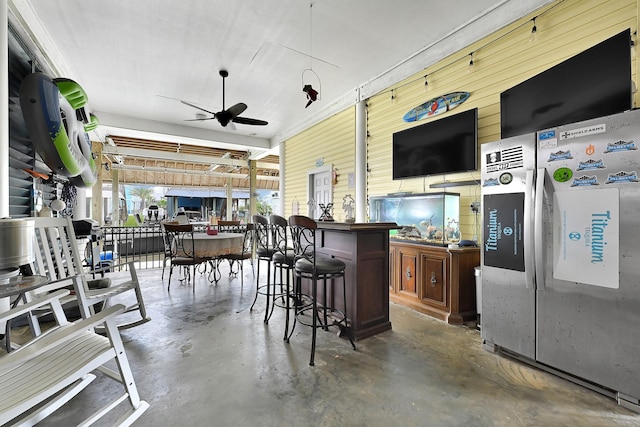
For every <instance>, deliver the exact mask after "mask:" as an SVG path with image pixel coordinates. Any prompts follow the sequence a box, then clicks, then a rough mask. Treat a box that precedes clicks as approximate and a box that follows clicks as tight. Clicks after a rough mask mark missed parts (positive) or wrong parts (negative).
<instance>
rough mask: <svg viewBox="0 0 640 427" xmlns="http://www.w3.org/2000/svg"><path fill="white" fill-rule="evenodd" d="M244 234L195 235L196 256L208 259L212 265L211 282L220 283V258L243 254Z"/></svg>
mask: <svg viewBox="0 0 640 427" xmlns="http://www.w3.org/2000/svg"><path fill="white" fill-rule="evenodd" d="M243 240H244V234H242V233H218V234H207V233H193V246H194V251H195V256H196V257H198V258H203V259H208V260H209V262H208V263H207V264H208V265H210V266H211V267H212V268H211V271H209V278H210V281H211V282H216V283H217V282H218V280H219V279H220V270H219V268H218V267H219V261H220V257H222V256H224V255H229V254H232V253H240V252H242V243H243Z"/></svg>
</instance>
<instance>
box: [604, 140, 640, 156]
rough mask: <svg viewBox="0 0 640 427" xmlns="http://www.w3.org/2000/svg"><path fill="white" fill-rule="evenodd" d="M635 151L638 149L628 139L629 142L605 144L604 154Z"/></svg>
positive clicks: (632, 141)
mask: <svg viewBox="0 0 640 427" xmlns="http://www.w3.org/2000/svg"><path fill="white" fill-rule="evenodd" d="M637 149H638V147H637V146H636V142H635V141H634V140H633V139H630V140H629V141H624V140H620V141H616V142H612V143H609V144H607V148H606V149H605V150H604V153H605V154H608V153H620V152H624V151H635V150H637Z"/></svg>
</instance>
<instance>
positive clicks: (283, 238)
mask: <svg viewBox="0 0 640 427" xmlns="http://www.w3.org/2000/svg"><path fill="white" fill-rule="evenodd" d="M269 221H270V222H271V231H272V235H273V239H272V242H273V251H274V252H273V257H272V259H273V269H274V271H273V278H274V289H276V288H277V286H278V284H277V283H275V281H276V277H277V273H280V294H279V296H277V297H275V298H274V301H273V302H274V304H275V305H277V306H279V307H283V308H284V309H285V310H286V314H285V316H286V317H285V324H284V339H285V340H286V339H287V338H288V337H289V311H290V308H291V305H290V298H291V296H292V295H291V291H292V289H291V283H292V281H291V280H290V278H291V275H292V274H293V262H294V258H295V254H294V252H293V247H291V244H290V243H289V239H288V237H289V236H290V233H289V232H288V228H289V224H288V223H287V219H286V218H284V217H282V216H280V215H271V216H270V217H269ZM285 274H286V278H285V277H284V275H285Z"/></svg>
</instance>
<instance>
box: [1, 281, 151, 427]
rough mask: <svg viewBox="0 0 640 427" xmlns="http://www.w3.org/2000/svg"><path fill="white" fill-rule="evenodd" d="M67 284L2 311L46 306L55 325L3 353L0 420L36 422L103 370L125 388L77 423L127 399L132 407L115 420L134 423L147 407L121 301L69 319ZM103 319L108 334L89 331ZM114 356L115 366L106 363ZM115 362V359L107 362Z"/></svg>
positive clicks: (19, 312) (10, 314)
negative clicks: (118, 321)
mask: <svg viewBox="0 0 640 427" xmlns="http://www.w3.org/2000/svg"><path fill="white" fill-rule="evenodd" d="M68 294H69V291H68V290H62V289H61V290H58V291H55V292H53V293H51V294H47V295H44V296H42V297H38V298H34V299H33V300H32V301H30V302H28V303H25V304H22V305H18V306H17V307H15V308H14V309H12V310H9V311H7V312H4V313H0V321H7V320H10V319H12V318H15V317H17V316H20V315H24V314H29V313H30V312H31V311H32V310H37V309H39V308H41V307H43V306H45V305H46V306H47V307H49V309H50V310H51V311H52V312H53V314H54V317H55V320H56V326H53V327H52V328H50V329H49V330H47V331H46V332H45V333H44V334H41V335H39V336H37V337H35V338H33V339H31V340H30V341H28V342H27V343H24V345H22V346H21V347H20V348H18V349H17V350H15V351H12V352H11V353H8V354H6V355H4V356H2V357H0V425H3V426H8V425H11V426H32V425H35V424H36V423H38V422H40V421H42V420H43V419H44V418H46V417H47V416H48V415H50V414H51V413H53V412H54V411H55V410H57V409H58V408H60V407H61V406H62V405H64V404H65V403H66V402H68V401H69V400H71V399H72V398H73V397H74V396H76V395H77V394H78V393H80V391H82V390H83V389H84V388H86V387H87V386H88V385H89V384H90V383H91V382H92V381H93V380H94V379H95V378H96V376H95V375H94V374H93V373H92V372H93V371H96V370H98V371H100V372H102V373H104V374H105V375H106V376H107V377H109V378H111V379H113V380H115V381H117V382H119V383H121V384H122V386H123V388H124V391H123V393H122V394H120V395H119V396H118V397H117V398H116V399H115V400H113V401H111V402H109V403H107V404H106V405H105V406H103V407H102V408H100V409H98V410H97V411H96V412H95V413H93V414H92V415H91V416H89V418H87V419H86V420H84V421H83V422H82V423H81V424H79V425H83V426H86V425H91V424H93V423H94V422H96V421H98V420H99V419H101V417H102V416H103V415H105V414H107V413H109V412H111V410H114V409H115V408H116V407H118V408H120V403H122V402H124V401H128V403H129V405H130V408H129V409H128V410H127V411H126V413H124V414H123V415H121V418H120V419H119V420H118V421H116V423H115V424H114V425H116V426H128V425H131V424H132V423H133V422H134V421H135V420H136V419H138V418H139V417H140V415H142V414H143V413H144V412H145V411H146V410H147V409H148V408H149V404H148V403H147V402H145V401H144V400H140V396H139V395H138V390H137V388H136V384H135V381H134V378H133V374H132V372H131V368H130V366H129V361H128V359H127V356H126V354H125V350H124V347H123V345H122V340H121V338H120V333H119V331H118V329H117V328H116V326H115V324H114V320H115V318H114V316H116V315H118V314H119V313H122V311H123V310H124V306H123V305H122V304H118V305H114V306H113V307H110V308H108V309H105V310H103V311H101V312H100V313H98V314H96V315H95V316H92V317H90V318H88V319H80V320H78V321H76V322H73V323H69V322H68V321H67V319H66V317H65V315H64V312H63V310H62V306H61V305H60V299H61V298H66V297H67V296H68ZM98 325H103V326H104V328H105V331H106V335H107V336H106V337H105V336H101V335H98V334H96V333H95V332H91V331H90V329H93V328H94V327H95V326H98ZM112 360H115V361H116V363H115V366H116V370H113V369H110V368H107V367H105V366H104V365H105V363H107V362H109V361H112ZM109 365H111V363H110V364H109Z"/></svg>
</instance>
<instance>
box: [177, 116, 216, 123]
mask: <svg viewBox="0 0 640 427" xmlns="http://www.w3.org/2000/svg"><path fill="white" fill-rule="evenodd" d="M213 119H215V116H214V117H203V118H201V119H184V121H185V122H202V121H205V120H213Z"/></svg>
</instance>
